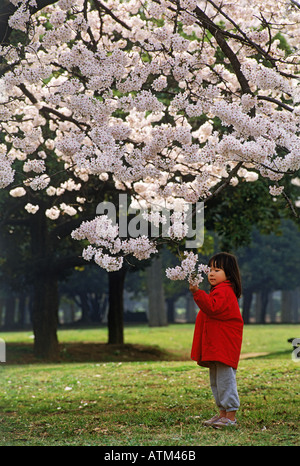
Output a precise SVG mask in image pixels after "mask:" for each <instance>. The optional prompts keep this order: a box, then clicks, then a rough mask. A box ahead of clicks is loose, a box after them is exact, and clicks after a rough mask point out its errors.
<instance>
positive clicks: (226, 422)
mask: <svg viewBox="0 0 300 466" xmlns="http://www.w3.org/2000/svg"><path fill="white" fill-rule="evenodd" d="M236 424H237V422H236V421H231V420H230V419H228V418H227V417H220V418H219V419H217V420H216V421H215V422H213V423H212V426H213V427H214V428H215V429H222V428H223V427H229V426H236Z"/></svg>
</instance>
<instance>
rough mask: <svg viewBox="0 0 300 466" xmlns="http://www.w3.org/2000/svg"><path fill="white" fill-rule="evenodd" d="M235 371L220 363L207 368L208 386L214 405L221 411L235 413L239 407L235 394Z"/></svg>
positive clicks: (236, 393) (236, 394)
mask: <svg viewBox="0 0 300 466" xmlns="http://www.w3.org/2000/svg"><path fill="white" fill-rule="evenodd" d="M235 374H236V370H235V369H233V368H232V367H230V366H226V364H222V363H220V362H212V363H211V365H210V368H209V377H210V386H211V390H212V393H213V396H214V398H215V401H216V405H217V406H218V408H219V409H220V410H222V411H237V410H238V409H239V406H240V400H239V395H238V392H237V386H236V378H235Z"/></svg>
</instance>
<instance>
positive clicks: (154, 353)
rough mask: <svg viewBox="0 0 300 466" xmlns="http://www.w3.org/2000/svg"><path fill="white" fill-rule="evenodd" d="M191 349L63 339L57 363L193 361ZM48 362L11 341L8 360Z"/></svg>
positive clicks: (280, 354) (244, 355) (253, 355)
mask: <svg viewBox="0 0 300 466" xmlns="http://www.w3.org/2000/svg"><path fill="white" fill-rule="evenodd" d="M291 354H292V350H291V349H289V350H282V351H276V352H273V353H266V352H264V353H242V354H241V360H244V359H278V358H284V357H291ZM190 360H191V359H190V354H189V352H171V351H165V350H162V349H161V348H160V347H159V346H149V345H139V344H124V345H109V344H107V343H90V342H80V343H61V344H60V345H59V358H58V359H57V360H55V361H51V362H57V363H66V362H70V363H73V362H74V363H76V362H99V363H101V362H102V363H105V362H134V361H190ZM41 362H47V361H45V360H42V359H41V358H38V357H36V356H35V355H34V351H33V344H32V343H7V345H6V364H8V365H11V364H35V363H41Z"/></svg>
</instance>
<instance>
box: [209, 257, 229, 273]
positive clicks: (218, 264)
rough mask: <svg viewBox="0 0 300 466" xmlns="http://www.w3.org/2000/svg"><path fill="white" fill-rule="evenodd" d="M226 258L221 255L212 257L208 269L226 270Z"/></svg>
mask: <svg viewBox="0 0 300 466" xmlns="http://www.w3.org/2000/svg"><path fill="white" fill-rule="evenodd" d="M224 262H225V259H224V256H223V255H221V254H217V255H216V256H213V257H211V259H210V260H209V262H208V267H215V268H216V269H222V270H224Z"/></svg>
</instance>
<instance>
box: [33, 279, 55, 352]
mask: <svg viewBox="0 0 300 466" xmlns="http://www.w3.org/2000/svg"><path fill="white" fill-rule="evenodd" d="M32 324H33V333H34V354H35V356H37V357H40V358H43V359H50V360H55V359H57V358H58V355H59V351H58V339H57V334H56V331H57V325H58V284H57V278H56V277H55V276H51V275H46V274H45V275H41V276H39V277H36V280H35V283H34V292H33V303H32Z"/></svg>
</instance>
